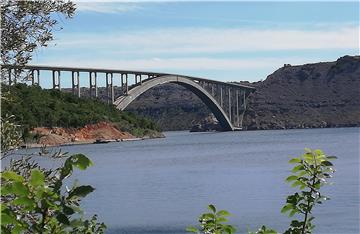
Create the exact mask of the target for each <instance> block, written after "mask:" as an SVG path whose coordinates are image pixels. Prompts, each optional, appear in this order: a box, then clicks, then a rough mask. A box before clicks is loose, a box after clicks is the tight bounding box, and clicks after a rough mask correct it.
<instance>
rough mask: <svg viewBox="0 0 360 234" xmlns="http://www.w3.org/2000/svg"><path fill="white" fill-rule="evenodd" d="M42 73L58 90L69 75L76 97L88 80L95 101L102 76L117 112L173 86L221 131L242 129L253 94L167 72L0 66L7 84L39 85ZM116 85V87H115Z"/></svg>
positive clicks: (243, 88)
mask: <svg viewBox="0 0 360 234" xmlns="http://www.w3.org/2000/svg"><path fill="white" fill-rule="evenodd" d="M43 72H50V73H51V77H52V88H53V89H58V90H61V88H62V86H61V77H62V76H61V75H62V74H64V73H70V74H71V85H72V92H73V94H74V95H77V96H79V97H80V96H81V91H80V89H81V87H83V86H81V84H80V77H81V78H87V79H88V81H89V83H88V88H89V96H90V97H95V98H97V97H98V88H99V87H98V85H97V84H98V80H99V79H101V76H102V78H103V79H105V84H106V98H107V102H108V103H112V104H114V105H115V106H116V108H118V109H119V110H125V109H126V107H127V106H128V105H129V104H130V103H131V102H132V101H134V100H135V99H136V98H137V97H139V96H140V95H141V94H143V93H144V92H146V91H147V90H149V89H151V88H153V87H155V86H157V85H161V84H166V83H175V84H178V85H181V86H183V87H185V88H187V89H189V90H190V91H192V92H193V93H194V94H196V95H197V96H198V97H199V98H200V99H201V100H202V101H203V102H204V104H205V105H206V106H207V107H209V109H210V110H211V112H212V113H213V114H214V116H215V117H216V119H217V120H218V121H219V124H220V125H221V127H222V129H223V130H224V131H234V130H241V129H242V125H243V117H244V113H245V111H246V108H247V98H248V96H249V94H250V93H252V92H254V91H255V88H253V87H250V86H247V85H242V84H238V83H229V82H221V81H216V80H210V79H204V78H199V77H192V76H184V75H178V74H168V73H157V72H144V71H128V70H114V69H97V68H76V67H54V66H35V65H34V66H33V65H27V66H23V67H19V66H11V65H2V66H1V76H2V78H3V79H2V80H3V81H4V80H6V81H7V83H8V84H9V85H11V84H13V83H16V82H17V81H19V77H24V76H25V80H26V81H27V82H31V84H32V85H40V75H41V74H42V73H43ZM21 74H22V75H21ZM46 78H49V77H46ZM116 81H118V82H116ZM116 83H118V85H115V84H116ZM115 87H117V88H120V93H118V94H117V95H115V92H114V88H115Z"/></svg>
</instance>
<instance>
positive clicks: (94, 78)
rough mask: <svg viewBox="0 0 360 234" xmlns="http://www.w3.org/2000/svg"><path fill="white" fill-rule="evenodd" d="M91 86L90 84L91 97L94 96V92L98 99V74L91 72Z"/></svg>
mask: <svg viewBox="0 0 360 234" xmlns="http://www.w3.org/2000/svg"><path fill="white" fill-rule="evenodd" d="M93 74H94V75H93ZM89 81H90V82H89V84H90V90H89V92H90V97H92V96H93V91H94V93H95V97H98V90H97V74H96V72H89Z"/></svg>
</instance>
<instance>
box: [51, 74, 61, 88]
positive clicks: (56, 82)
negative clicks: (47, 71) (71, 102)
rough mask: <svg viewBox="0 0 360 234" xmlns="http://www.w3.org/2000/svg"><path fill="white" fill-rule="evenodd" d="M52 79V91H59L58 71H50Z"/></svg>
mask: <svg viewBox="0 0 360 234" xmlns="http://www.w3.org/2000/svg"><path fill="white" fill-rule="evenodd" d="M52 78H53V89H58V90H61V86H60V71H59V70H53V71H52Z"/></svg>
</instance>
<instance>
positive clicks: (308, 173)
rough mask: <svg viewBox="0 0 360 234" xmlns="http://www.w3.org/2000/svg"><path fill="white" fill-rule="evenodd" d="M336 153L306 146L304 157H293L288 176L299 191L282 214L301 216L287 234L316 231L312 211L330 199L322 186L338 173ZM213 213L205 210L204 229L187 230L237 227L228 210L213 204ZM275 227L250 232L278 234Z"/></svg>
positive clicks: (218, 233) (218, 231) (210, 233)
mask: <svg viewBox="0 0 360 234" xmlns="http://www.w3.org/2000/svg"><path fill="white" fill-rule="evenodd" d="M335 158H336V157H335V156H327V155H326V154H324V152H323V151H321V150H319V149H317V150H310V149H305V153H304V154H303V155H301V156H300V157H296V158H293V159H291V160H290V161H289V163H291V164H295V166H294V167H293V169H292V171H291V172H292V174H291V175H290V176H289V177H287V178H286V182H288V183H291V186H292V187H294V188H298V189H299V192H296V193H295V194H293V195H289V196H288V197H287V199H286V204H285V205H284V206H283V208H282V209H281V213H289V216H290V217H293V216H294V215H296V217H297V219H293V220H292V221H291V223H290V225H289V228H288V229H287V230H286V231H284V234H309V233H312V231H313V229H314V227H315V226H314V225H313V224H312V221H313V220H314V218H315V217H314V216H312V210H313V209H314V207H315V205H316V204H322V203H323V201H326V200H329V197H326V196H324V195H323V194H322V193H321V192H320V188H321V187H322V186H324V185H326V184H328V183H329V182H328V179H329V178H331V177H332V174H333V173H334V172H335V169H334V168H333V164H332V163H331V162H330V161H331V160H333V159H335ZM209 210H210V211H212V213H204V214H202V215H201V216H200V217H199V223H200V229H197V228H195V227H192V226H190V227H188V228H187V231H189V232H193V233H204V234H223V233H227V234H232V233H234V232H235V227H234V226H232V225H227V224H224V223H226V222H227V221H228V220H227V219H226V218H225V217H223V216H227V215H229V213H228V212H227V211H225V210H222V211H219V212H217V213H216V208H215V206H214V205H209ZM277 233H278V232H277V231H276V230H274V229H271V228H268V227H266V226H264V225H263V226H262V227H261V228H259V229H258V230H257V231H255V232H249V234H277Z"/></svg>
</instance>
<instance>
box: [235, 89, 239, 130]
mask: <svg viewBox="0 0 360 234" xmlns="http://www.w3.org/2000/svg"><path fill="white" fill-rule="evenodd" d="M239 118H240V116H239V90H236V126H237V127H240V126H239V125H240V119H239Z"/></svg>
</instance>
